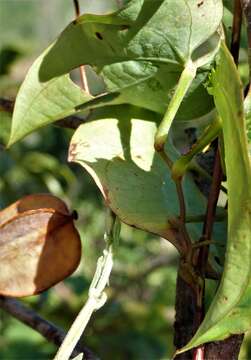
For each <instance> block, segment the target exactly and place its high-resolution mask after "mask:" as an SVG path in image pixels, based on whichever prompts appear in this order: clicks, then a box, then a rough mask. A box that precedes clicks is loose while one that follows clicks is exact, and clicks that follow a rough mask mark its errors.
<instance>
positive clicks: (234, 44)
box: [231, 0, 242, 64]
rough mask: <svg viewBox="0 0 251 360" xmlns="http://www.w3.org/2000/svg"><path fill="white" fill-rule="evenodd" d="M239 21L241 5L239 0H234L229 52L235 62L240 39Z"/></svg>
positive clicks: (240, 18)
mask: <svg viewBox="0 0 251 360" xmlns="http://www.w3.org/2000/svg"><path fill="white" fill-rule="evenodd" d="M241 23H242V6H241V0H235V2H234V18H233V31H232V41H231V53H232V55H233V58H234V61H235V63H236V64H237V63H238V60H239V50H240V39H241Z"/></svg>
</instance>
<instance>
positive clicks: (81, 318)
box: [54, 245, 113, 360]
mask: <svg viewBox="0 0 251 360" xmlns="http://www.w3.org/2000/svg"><path fill="white" fill-rule="evenodd" d="M112 266H113V254H112V246H111V245H110V246H108V248H107V249H106V250H104V253H103V256H101V257H100V258H99V259H98V262H97V268H96V272H95V275H94V278H93V280H92V283H91V286H90V289H89V297H88V300H87V302H86V303H85V305H84V307H83V308H82V310H81V311H80V313H79V314H78V316H77V318H76V319H75V321H74V323H73V324H72V326H71V328H70V330H69V331H68V333H67V335H66V337H65V339H64V341H63V343H62V345H61V346H60V348H59V350H58V352H57V354H56V356H55V359H54V360H68V359H69V358H70V356H71V354H72V352H73V350H74V348H75V346H76V344H77V343H78V341H79V339H80V337H81V335H82V334H83V332H84V330H85V328H86V325H87V324H88V322H89V320H90V318H91V316H92V314H93V312H94V311H95V310H98V309H99V308H101V307H102V306H103V305H104V304H105V302H106V299H107V296H106V293H105V292H104V289H105V287H106V285H107V283H108V281H109V277H110V274H111V270H112Z"/></svg>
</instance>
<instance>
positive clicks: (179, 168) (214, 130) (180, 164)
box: [172, 117, 221, 179]
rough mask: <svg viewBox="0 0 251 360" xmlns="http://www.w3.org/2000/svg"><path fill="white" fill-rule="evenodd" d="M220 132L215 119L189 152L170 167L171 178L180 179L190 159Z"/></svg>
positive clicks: (219, 122) (218, 120) (219, 124)
mask: <svg viewBox="0 0 251 360" xmlns="http://www.w3.org/2000/svg"><path fill="white" fill-rule="evenodd" d="M220 130H221V121H220V119H219V118H218V117H217V118H215V119H214V121H213V122H212V123H211V124H210V125H209V126H208V127H207V129H206V130H205V131H204V133H203V134H202V136H201V137H200V138H199V139H198V140H197V141H196V143H195V144H193V146H192V147H191V149H190V151H188V153H186V154H185V155H182V156H181V157H180V158H179V159H178V160H177V161H175V163H174V165H173V167H172V177H173V178H174V179H179V178H182V176H183V175H184V173H185V172H186V170H187V169H188V167H189V165H190V163H191V161H192V159H193V158H194V156H195V155H196V154H198V153H199V152H201V151H202V150H203V149H204V148H205V147H206V146H207V145H208V144H210V143H211V142H212V141H213V140H214V139H215V138H216V137H217V136H218V134H219V132H220Z"/></svg>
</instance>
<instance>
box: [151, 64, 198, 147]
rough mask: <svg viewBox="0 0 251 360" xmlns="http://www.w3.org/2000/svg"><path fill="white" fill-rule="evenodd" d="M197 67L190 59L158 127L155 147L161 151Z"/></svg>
mask: <svg viewBox="0 0 251 360" xmlns="http://www.w3.org/2000/svg"><path fill="white" fill-rule="evenodd" d="M196 71H197V67H196V65H195V64H194V63H193V62H192V61H188V63H187V64H186V66H185V68H184V70H183V71H182V74H181V76H180V79H179V81H178V85H177V87H176V89H175V92H174V94H173V96H172V99H171V101H170V103H169V105H168V108H167V111H166V113H165V115H164V117H163V120H162V121H161V123H160V126H159V127H158V130H157V133H156V136H155V143H154V147H155V149H156V151H158V152H161V151H163V149H164V145H165V142H166V139H167V136H168V133H169V130H170V127H171V125H172V122H173V119H174V117H175V115H176V114H177V111H178V110H179V107H180V104H181V102H182V100H183V99H184V96H185V95H186V93H187V91H188V89H189V87H190V85H191V83H192V82H193V80H194V78H195V76H196Z"/></svg>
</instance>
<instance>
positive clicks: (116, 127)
mask: <svg viewBox="0 0 251 360" xmlns="http://www.w3.org/2000/svg"><path fill="white" fill-rule="evenodd" d="M111 114H112V115H111ZM97 118H99V119H100V120H93V121H91V122H89V123H86V124H83V125H81V126H80V127H79V128H78V129H77V130H76V132H75V134H74V136H73V138H72V140H71V145H70V150H69V160H70V161H74V162H77V163H80V164H81V165H82V166H83V167H84V168H85V169H86V170H87V171H88V172H89V173H90V174H91V176H92V177H93V178H94V180H95V182H96V184H97V185H98V186H99V188H100V190H101V192H102V194H103V196H104V198H105V200H106V202H107V205H108V206H110V207H111V209H112V210H113V211H114V212H115V213H116V214H117V215H118V216H119V218H120V219H121V220H122V221H123V222H125V223H127V224H129V225H133V226H135V227H138V228H140V229H143V230H147V231H150V232H153V233H156V234H159V235H161V236H163V237H165V238H167V239H168V240H170V241H171V242H173V243H174V244H175V245H176V246H177V247H178V248H179V246H180V244H177V243H176V240H175V233H174V232H173V230H172V225H171V221H172V220H174V219H175V218H177V216H178V215H179V205H178V199H177V193H176V188H175V184H174V182H173V180H172V179H171V175H170V171H169V170H168V168H167V165H166V164H165V163H164V162H163V160H162V158H161V157H160V156H159V155H158V154H157V153H156V152H155V151H154V136H155V132H156V129H157V125H156V120H159V119H158V117H157V119H156V115H155V114H154V113H150V112H146V111H142V110H140V109H137V108H133V107H130V106H126V105H125V106H114V107H113V108H112V111H111V112H110V113H109V111H108V108H107V110H103V111H101V110H100V113H99V114H97ZM166 150H167V152H168V154H169V156H170V157H171V158H172V159H175V158H177V156H178V154H177V153H176V152H175V150H174V148H173V147H172V146H171V144H167V146H166ZM184 190H185V195H186V205H187V213H188V215H199V214H202V213H203V211H205V199H204V197H203V196H202V195H201V193H200V192H199V190H198V189H197V188H196V186H195V185H194V182H193V181H192V179H191V178H190V177H189V176H186V178H185V180H184ZM195 198H196V203H195V201H194V199H195Z"/></svg>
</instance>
